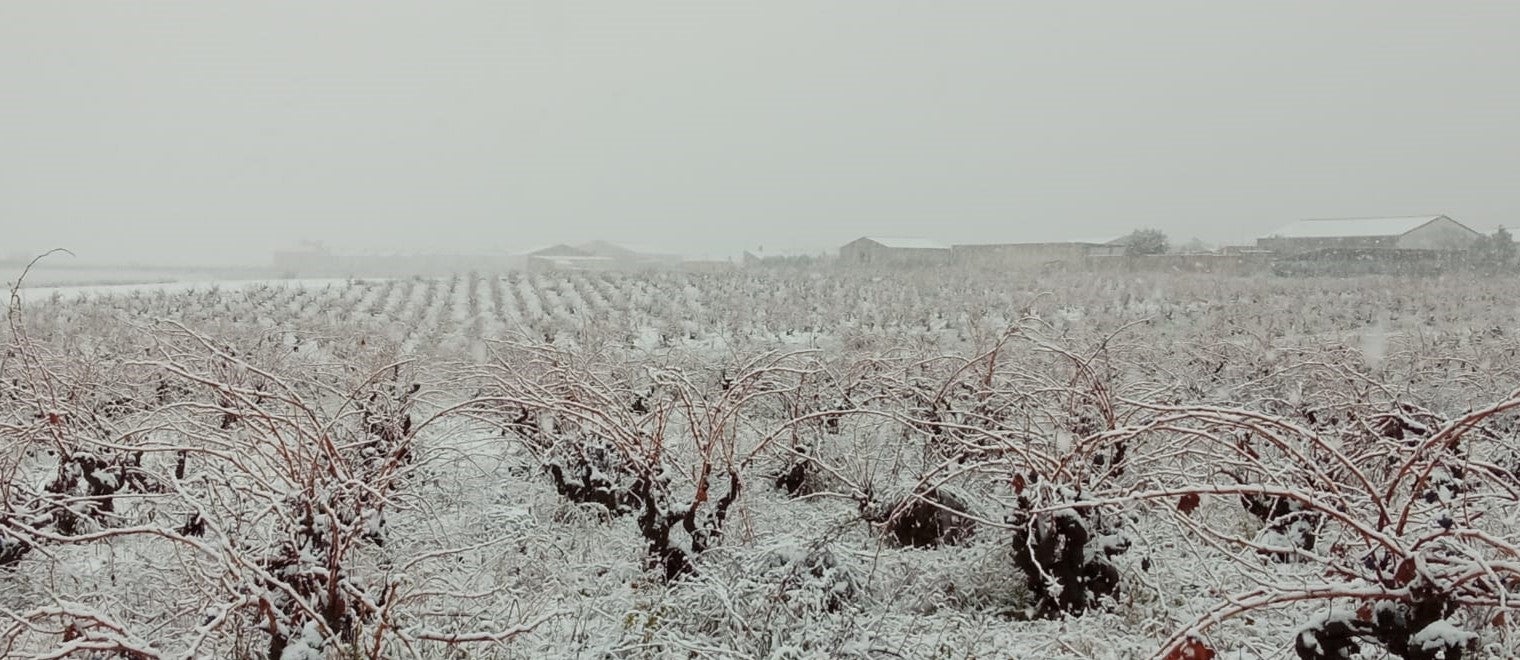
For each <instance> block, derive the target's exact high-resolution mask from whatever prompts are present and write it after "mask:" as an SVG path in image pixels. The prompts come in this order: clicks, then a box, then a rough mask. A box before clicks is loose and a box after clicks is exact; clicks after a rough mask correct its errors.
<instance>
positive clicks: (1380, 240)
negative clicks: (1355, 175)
mask: <svg viewBox="0 0 1520 660" xmlns="http://www.w3.org/2000/svg"><path fill="white" fill-rule="evenodd" d="M1145 234H1150V235H1151V237H1150V238H1152V239H1154V240H1153V241H1149V242H1148V241H1147V240H1146V239H1145V238H1135V237H1136V236H1143V235H1145ZM1483 238H1484V237H1483V235H1482V234H1480V233H1478V232H1476V231H1474V230H1473V229H1471V228H1469V227H1467V226H1466V225H1463V224H1462V223H1460V222H1457V221H1456V220H1453V219H1451V218H1450V217H1448V216H1445V215H1429V216H1404V217H1390V218H1333V219H1317V220H1299V221H1297V222H1292V223H1289V224H1287V225H1284V226H1282V227H1279V228H1278V229H1276V230H1274V231H1272V232H1270V233H1268V234H1267V235H1265V236H1262V237H1260V238H1258V239H1256V241H1255V243H1254V245H1245V246H1226V247H1222V248H1217V249H1211V248H1209V247H1208V246H1205V245H1203V244H1202V243H1201V242H1200V241H1198V240H1196V239H1194V240H1193V241H1189V242H1187V243H1184V244H1183V245H1182V246H1180V247H1179V248H1175V249H1172V250H1170V251H1167V252H1166V253H1164V254H1147V251H1145V250H1141V249H1139V248H1140V246H1143V245H1147V244H1154V245H1156V246H1157V247H1156V248H1155V249H1154V250H1153V251H1154V252H1162V251H1163V250H1165V247H1166V246H1165V243H1166V240H1165V236H1164V235H1162V234H1161V233H1160V232H1157V231H1154V230H1147V231H1144V232H1137V233H1135V234H1130V235H1126V236H1121V237H1108V238H1099V239H1077V240H1068V241H1043V242H1005V243H957V244H947V243H942V242H939V241H936V240H933V239H929V238H920V237H887V236H864V237H861V238H858V239H855V240H853V241H850V242H849V243H846V244H844V245H843V246H841V247H840V248H839V250H838V255H837V257H836V256H830V255H827V254H820V253H807V252H786V251H769V252H768V251H766V250H764V249H763V248H757V249H755V250H753V251H746V252H744V253H743V254H742V256H739V257H734V258H727V259H724V258H717V259H713V258H702V259H691V258H686V257H683V256H681V255H678V254H674V253H672V252H669V251H664V250H659V249H652V248H647V247H640V246H634V245H628V244H624V243H614V242H611V241H589V242H584V243H575V244H570V243H558V244H554V245H548V246H544V247H539V248H535V249H531V250H527V251H524V252H519V253H499V254H414V255H404V254H338V253H335V252H332V251H330V250H328V249H327V248H325V247H324V246H322V245H320V244H315V243H307V244H304V245H302V246H301V247H300V248H297V249H293V250H286V251H281V252H277V253H275V255H274V266H275V268H276V270H278V271H280V272H281V273H284V274H287V275H303V276H311V275H316V276H404V275H436V274H448V273H457V272H461V271H471V270H474V271H482V272H492V271H505V270H527V271H614V270H617V271H627V270H650V269H657V270H685V271H693V272H719V271H726V270H732V269H735V268H740V267H744V268H815V267H818V266H821V265H825V264H837V265H839V266H843V267H847V268H901V267H941V266H965V267H972V268H997V269H1010V270H1012V269H1051V268H1060V269H1069V268H1085V269H1093V270H1106V269H1113V270H1135V269H1147V270H1175V271H1195V272H1211V273H1249V272H1261V271H1267V270H1277V271H1278V272H1283V273H1287V272H1304V273H1312V272H1415V271H1419V272H1426V271H1432V270H1438V269H1439V268H1440V267H1444V265H1449V264H1451V263H1455V262H1456V261H1460V260H1461V259H1464V258H1465V257H1466V254H1467V251H1468V250H1469V249H1471V248H1473V246H1475V245H1479V244H1480V241H1481V240H1482V239H1483ZM1132 240H1134V242H1135V245H1131V244H1130V243H1131V241H1132ZM1132 248H1133V249H1132ZM1348 264H1349V265H1348Z"/></svg>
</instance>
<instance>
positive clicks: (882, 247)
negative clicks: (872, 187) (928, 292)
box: [839, 236, 951, 266]
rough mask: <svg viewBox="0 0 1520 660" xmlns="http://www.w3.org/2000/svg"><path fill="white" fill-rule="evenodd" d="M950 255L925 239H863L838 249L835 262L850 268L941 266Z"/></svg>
mask: <svg viewBox="0 0 1520 660" xmlns="http://www.w3.org/2000/svg"><path fill="white" fill-rule="evenodd" d="M950 255H951V250H950V246H948V245H945V244H943V243H937V242H935V241H931V240H929V239H925V238H887V237H881V236H866V237H863V238H857V239H855V240H853V241H850V242H849V243H846V244H844V246H843V247H840V248H839V262H840V263H842V264H846V265H850V266H941V265H945V264H949V263H950Z"/></svg>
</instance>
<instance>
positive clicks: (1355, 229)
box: [1256, 215, 1482, 255]
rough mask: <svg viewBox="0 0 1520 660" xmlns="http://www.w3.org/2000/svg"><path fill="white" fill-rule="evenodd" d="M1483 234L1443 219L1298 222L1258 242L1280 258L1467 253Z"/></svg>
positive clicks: (1443, 217)
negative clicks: (1322, 253)
mask: <svg viewBox="0 0 1520 660" xmlns="http://www.w3.org/2000/svg"><path fill="white" fill-rule="evenodd" d="M1479 238H1482V234H1479V233H1478V232H1476V231H1473V230H1472V228H1470V227H1468V226H1467V225H1464V224H1462V223H1460V222H1457V221H1456V220H1452V219H1451V218H1449V217H1447V216H1444V215H1419V216H1402V217H1392V218H1331V219H1321V220H1299V221H1298V222H1294V223H1290V224H1287V225H1284V226H1282V227H1279V228H1277V229H1276V230H1274V231H1273V232H1271V233H1270V234H1268V235H1266V236H1263V237H1261V238H1258V239H1256V246H1257V247H1258V248H1261V249H1264V250H1271V251H1273V252H1275V253H1278V254H1290V255H1291V254H1302V253H1305V252H1314V251H1318V250H1332V249H1333V250H1346V249H1355V250H1366V249H1388V250H1392V249H1397V250H1446V251H1450V250H1466V249H1468V248H1470V247H1472V245H1473V243H1474V242H1475V241H1477V240H1478V239H1479Z"/></svg>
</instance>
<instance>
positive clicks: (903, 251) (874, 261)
mask: <svg viewBox="0 0 1520 660" xmlns="http://www.w3.org/2000/svg"><path fill="white" fill-rule="evenodd" d="M1124 247H1125V246H1124V239H1123V238H1111V239H1101V240H1076V241H1064V242H1042V243H969V244H956V245H946V244H943V243H939V242H936V241H932V240H929V239H924V238H889V237H882V236H866V237H863V238H858V239H856V240H853V241H850V242H849V243H846V244H845V245H844V246H843V247H841V248H839V262H840V263H841V264H845V265H850V266H924V265H931V266H933V265H967V266H995V267H996V266H1001V267H1029V266H1046V265H1051V264H1056V263H1062V262H1080V261H1082V260H1085V259H1088V258H1091V257H1101V256H1110V255H1122V254H1124Z"/></svg>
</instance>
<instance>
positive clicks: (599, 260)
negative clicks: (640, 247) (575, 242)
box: [522, 243, 617, 271]
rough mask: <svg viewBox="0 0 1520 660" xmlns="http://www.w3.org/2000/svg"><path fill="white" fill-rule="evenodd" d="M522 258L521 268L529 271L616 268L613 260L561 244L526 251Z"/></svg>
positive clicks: (615, 262)
mask: <svg viewBox="0 0 1520 660" xmlns="http://www.w3.org/2000/svg"><path fill="white" fill-rule="evenodd" d="M522 256H523V259H524V260H525V261H524V263H523V266H524V267H525V268H527V269H528V270H531V271H548V270H612V269H614V268H615V267H616V266H617V261H616V260H615V259H612V258H610V257H602V256H597V255H593V254H591V253H590V252H587V251H585V250H582V249H580V248H577V247H574V246H571V245H565V244H563V243H560V244H558V245H550V246H547V247H541V248H536V249H533V250H528V251H527V252H524V253H523V255H522Z"/></svg>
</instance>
